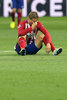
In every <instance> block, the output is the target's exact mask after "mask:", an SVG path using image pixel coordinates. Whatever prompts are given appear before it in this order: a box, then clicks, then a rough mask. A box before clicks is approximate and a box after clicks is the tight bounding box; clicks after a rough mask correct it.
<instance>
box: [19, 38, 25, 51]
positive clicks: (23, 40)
mask: <svg viewBox="0 0 67 100" xmlns="http://www.w3.org/2000/svg"><path fill="white" fill-rule="evenodd" d="M18 44H19V46H20V48H21V49H25V44H26V43H25V39H24V38H23V37H20V38H19V40H18Z"/></svg>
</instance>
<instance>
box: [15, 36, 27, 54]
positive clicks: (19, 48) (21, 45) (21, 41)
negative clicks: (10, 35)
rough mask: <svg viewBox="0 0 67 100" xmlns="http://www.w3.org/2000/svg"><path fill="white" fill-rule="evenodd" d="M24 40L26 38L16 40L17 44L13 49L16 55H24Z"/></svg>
mask: <svg viewBox="0 0 67 100" xmlns="http://www.w3.org/2000/svg"><path fill="white" fill-rule="evenodd" d="M25 40H26V36H21V37H19V38H18V43H17V44H16V46H15V48H14V49H15V51H16V52H17V53H18V54H21V55H26V50H25V47H26V41H25Z"/></svg>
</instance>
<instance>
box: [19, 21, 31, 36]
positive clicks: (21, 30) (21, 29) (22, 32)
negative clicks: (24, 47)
mask: <svg viewBox="0 0 67 100" xmlns="http://www.w3.org/2000/svg"><path fill="white" fill-rule="evenodd" d="M17 29H18V36H24V35H26V34H27V33H28V32H31V31H32V28H31V27H30V28H27V29H25V22H22V23H20V24H19V26H18V27H17Z"/></svg>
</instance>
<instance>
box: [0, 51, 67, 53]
mask: <svg viewBox="0 0 67 100" xmlns="http://www.w3.org/2000/svg"><path fill="white" fill-rule="evenodd" d="M63 51H65V52H67V50H63ZM0 52H4V53H6V52H8V53H10V52H15V51H12V50H9V51H0Z"/></svg>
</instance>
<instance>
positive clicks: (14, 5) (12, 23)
mask: <svg viewBox="0 0 67 100" xmlns="http://www.w3.org/2000/svg"><path fill="white" fill-rule="evenodd" d="M15 12H16V0H12V12H11V17H12V22H11V23H10V28H15Z"/></svg>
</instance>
